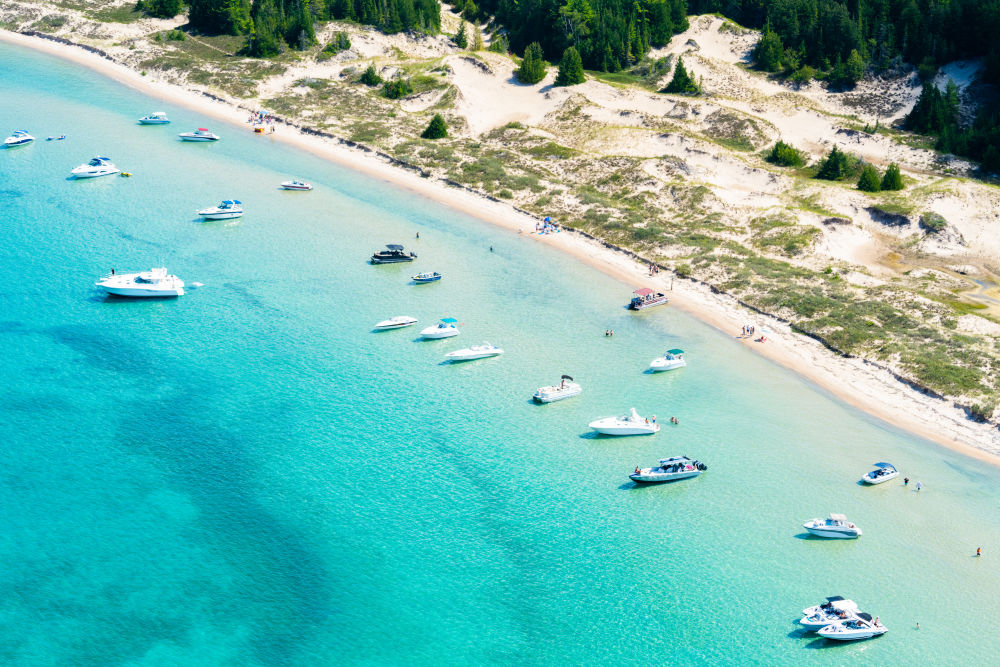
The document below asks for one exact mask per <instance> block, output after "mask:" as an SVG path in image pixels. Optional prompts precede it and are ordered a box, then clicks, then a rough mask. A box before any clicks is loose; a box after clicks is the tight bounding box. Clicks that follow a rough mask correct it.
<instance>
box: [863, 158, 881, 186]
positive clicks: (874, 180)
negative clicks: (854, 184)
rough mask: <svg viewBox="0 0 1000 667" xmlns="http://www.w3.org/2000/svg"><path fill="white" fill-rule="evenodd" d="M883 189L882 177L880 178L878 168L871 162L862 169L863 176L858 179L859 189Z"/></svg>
mask: <svg viewBox="0 0 1000 667" xmlns="http://www.w3.org/2000/svg"><path fill="white" fill-rule="evenodd" d="M881 189H882V179H881V178H879V175H878V169H876V168H875V165H873V164H871V163H869V164H866V165H865V166H864V168H863V169H862V170H861V178H859V179H858V190H863V191H864V192H879V191H880V190H881Z"/></svg>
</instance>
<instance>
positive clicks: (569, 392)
mask: <svg viewBox="0 0 1000 667" xmlns="http://www.w3.org/2000/svg"><path fill="white" fill-rule="evenodd" d="M582 391H583V387H581V386H580V385H578V384H577V383H576V382H573V378H571V377H570V376H568V375H563V376H562V380H561V381H560V382H559V384H554V385H551V386H549V387H539V388H538V390H537V391H536V392H535V393H534V395H533V396H532V397H531V398H533V399H534V400H535V402H536V403H553V402H555V401H561V400H563V399H564V398H572V397H573V396H578V395H579V394H580V392H582Z"/></svg>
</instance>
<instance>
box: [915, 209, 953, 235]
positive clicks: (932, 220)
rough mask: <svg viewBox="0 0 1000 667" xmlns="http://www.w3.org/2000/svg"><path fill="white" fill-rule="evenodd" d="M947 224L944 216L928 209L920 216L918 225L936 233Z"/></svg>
mask: <svg viewBox="0 0 1000 667" xmlns="http://www.w3.org/2000/svg"><path fill="white" fill-rule="evenodd" d="M947 226H948V221H947V220H945V219H944V216H942V215H939V214H938V213H934V212H933V211H928V212H927V213H924V214H923V215H921V216H920V227H921V228H922V229H926V230H927V231H928V232H931V233H937V232H940V231H941V230H942V229H944V228H945V227H947Z"/></svg>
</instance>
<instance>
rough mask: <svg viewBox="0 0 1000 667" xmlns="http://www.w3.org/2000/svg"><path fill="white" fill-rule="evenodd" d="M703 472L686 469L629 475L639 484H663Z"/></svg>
mask: <svg viewBox="0 0 1000 667" xmlns="http://www.w3.org/2000/svg"><path fill="white" fill-rule="evenodd" d="M701 473H702V471H701V470H685V471H683V472H668V473H654V472H638V473H632V474H631V475H629V476H628V477H629V479H631V480H632V481H633V482H635V483H637V484H663V483H664V482H676V481H679V480H682V479H691V478H692V477H697V476H698V475H700V474H701Z"/></svg>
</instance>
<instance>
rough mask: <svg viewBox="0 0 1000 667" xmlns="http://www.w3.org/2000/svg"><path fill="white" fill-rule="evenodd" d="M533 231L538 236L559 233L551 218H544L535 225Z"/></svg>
mask: <svg viewBox="0 0 1000 667" xmlns="http://www.w3.org/2000/svg"><path fill="white" fill-rule="evenodd" d="M535 231H536V232H538V233H539V234H555V233H556V232H558V231H559V227H557V226H556V224H555V223H554V222H552V218H551V217H549V216H545V218H544V219H543V220H542V221H541V222H536V223H535Z"/></svg>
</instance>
